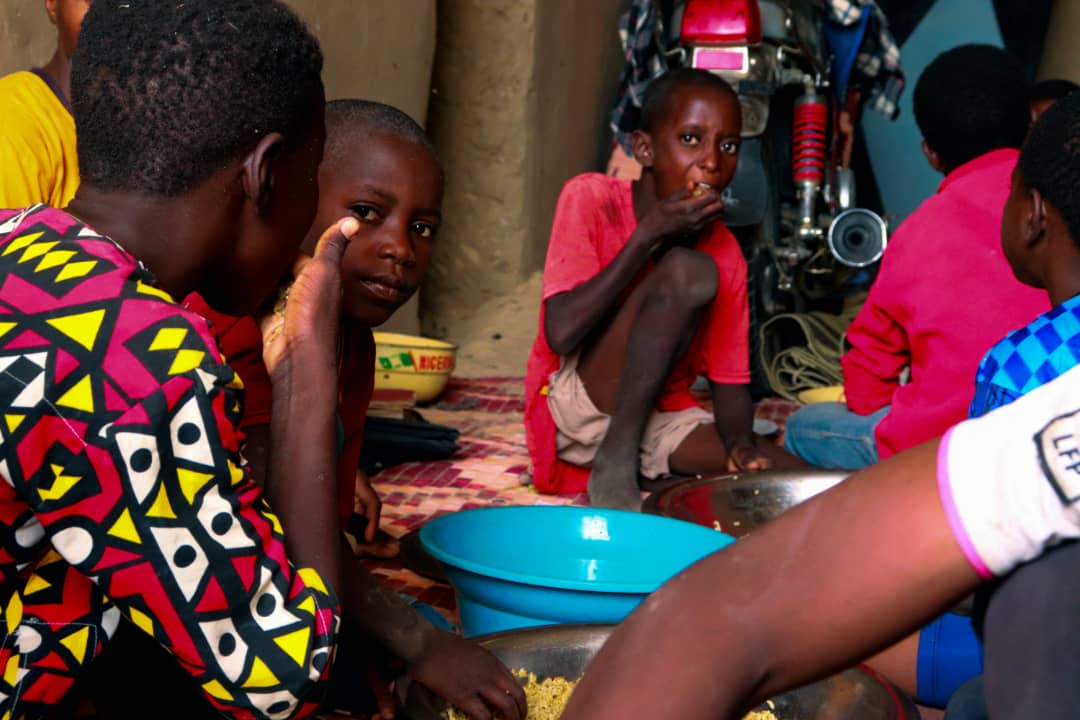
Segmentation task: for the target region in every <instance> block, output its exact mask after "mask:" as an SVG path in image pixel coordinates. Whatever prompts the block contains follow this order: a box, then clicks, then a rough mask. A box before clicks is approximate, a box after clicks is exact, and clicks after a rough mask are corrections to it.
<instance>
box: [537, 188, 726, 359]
mask: <svg viewBox="0 0 1080 720" xmlns="http://www.w3.org/2000/svg"><path fill="white" fill-rule="evenodd" d="M691 190H693V188H685V189H682V190H680V191H679V192H677V193H675V194H674V195H672V196H671V197H669V198H667V199H665V200H662V201H660V202H658V203H656V205H655V206H654V207H653V209H652V210H651V211H650V212H649V213H648V214H647V215H646V216H645V217H644V218H642V219H641V220H640V221H639V222H638V226H637V228H636V229H635V230H634V232H633V234H632V235H631V236H630V239H629V240H627V242H626V245H625V246H624V247H623V249H622V250H621V251H620V252H619V254H618V255H616V256H615V259H614V260H612V261H611V262H610V263H609V264H608V265H606V266H605V267H603V268H602V269H601V270H600V272H598V273H597V274H596V275H594V276H593V277H592V278H591V279H589V280H587V281H585V282H583V283H581V284H580V285H577V286H576V287H574V288H573V289H572V290H569V291H567V292H563V293H559V294H557V295H553V296H551V297H549V298H548V299H547V300H546V301H545V303H544V310H545V321H544V335H545V337H546V339H547V343H548V346H549V347H550V348H551V350H552V351H553V352H555V353H556V354H558V355H564V356H565V355H570V354H572V353H573V352H575V351H576V350H577V349H578V348H579V347H580V345H581V343H582V342H583V341H584V340H585V338H586V337H587V336H588V335H589V333H591V332H592V331H593V330H594V329H595V328H596V326H597V325H598V324H599V323H600V322H601V321H602V320H603V319H604V318H605V317H607V316H608V315H609V314H610V313H611V311H612V309H613V308H614V306H615V303H616V302H617V301H618V299H619V296H620V295H621V294H622V292H623V291H624V290H625V289H626V288H627V286H629V284H630V283H631V281H633V280H634V278H636V277H637V276H638V273H640V272H641V270H642V269H643V268H644V267H645V266H646V265H647V264H648V262H649V260H650V258H651V257H652V254H653V253H654V252H656V250H657V249H659V248H660V246H661V245H662V244H663V242H664V241H665V240H667V239H668V238H671V237H676V236H681V235H692V234H694V233H697V232H700V231H701V230H702V229H703V228H705V227H706V226H708V225H710V224H712V223H713V222H715V221H716V220H718V219H719V217H720V214H721V212H722V211H723V209H724V204H723V201H722V200H721V199H720V194H719V193H717V192H716V191H715V190H712V189H709V190H707V191H706V192H704V193H703V194H702V195H700V196H697V197H695V196H693V195H692V194H691ZM559 220H560V218H559V217H558V215H557V217H556V226H555V227H554V228H553V230H552V245H554V244H555V243H556V242H557V240H556V239H555V236H556V234H558V233H559V232H560V231H561V230H560V224H559ZM568 231H570V230H568ZM564 242H565V241H564Z"/></svg>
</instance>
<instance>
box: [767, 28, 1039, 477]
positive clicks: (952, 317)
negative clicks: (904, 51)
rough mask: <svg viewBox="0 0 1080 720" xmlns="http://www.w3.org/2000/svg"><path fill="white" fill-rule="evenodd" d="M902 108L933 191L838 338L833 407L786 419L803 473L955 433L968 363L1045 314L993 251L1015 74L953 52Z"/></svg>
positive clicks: (1019, 86) (1006, 61)
mask: <svg viewBox="0 0 1080 720" xmlns="http://www.w3.org/2000/svg"><path fill="white" fill-rule="evenodd" d="M914 105H915V119H916V122H918V124H919V129H920V130H921V131H922V134H923V138H924V141H923V152H924V153H925V154H926V158H927V161H928V162H929V163H930V164H931V166H933V167H934V169H936V170H938V171H939V172H941V173H943V174H944V175H945V180H944V181H943V182H942V183H941V187H940V188H939V189H938V193H937V195H935V196H934V197H932V198H930V199H928V200H927V201H926V202H924V203H923V204H922V205H921V206H920V207H919V208H918V209H917V210H916V211H915V212H914V213H912V215H911V216H910V217H909V218H908V219H907V220H906V221H905V222H904V223H903V224H902V225H901V226H900V227H899V228H898V229H897V231H896V233H895V234H894V235H893V238H892V240H890V242H889V249H888V250H887V251H886V253H885V257H884V259H883V261H882V264H881V270H880V272H879V274H878V277H877V279H876V280H875V281H874V284H873V286H872V287H871V288H870V294H869V296H868V297H867V300H866V304H865V306H864V307H863V308H862V310H861V311H860V312H859V314H858V316H857V317H856V318H855V320H854V321H853V322H852V324H851V326H850V327H849V328H848V332H847V341H848V343H849V345H850V350H849V351H848V352H847V354H845V355H844V357H843V359H842V364H843V367H844V394H845V397H846V406H845V405H844V404H842V403H820V404H818V405H811V406H807V407H805V408H802V409H801V410H799V411H798V412H796V413H795V414H794V415H792V416H791V418H789V419H788V424H787V428H786V434H785V443H786V447H787V449H788V450H790V451H791V452H793V453H795V454H796V455H799V456H800V457H802V458H803V459H804V460H807V461H808V462H810V463H812V464H814V465H820V466H825V467H839V468H845V469H856V468H860V467H865V466H867V465H870V464H872V463H874V462H876V461H877V460H878V459H881V458H886V457H889V456H890V455H892V454H894V453H896V452H899V451H901V450H904V449H906V448H909V447H912V446H914V445H917V444H918V443H920V442H923V441H925V440H928V439H930V438H933V437H937V436H939V435H940V434H941V433H942V432H944V431H945V429H946V428H948V427H949V426H950V425H952V424H954V423H957V422H959V421H960V420H963V419H964V417H965V414H966V410H967V407H968V404H969V403H970V402H971V391H970V388H971V384H970V383H971V378H972V376H973V375H974V373H975V369H976V367H977V366H978V362H979V359H980V358H981V357H982V356H983V355H984V354H985V353H986V351H987V349H989V347H990V346H991V345H992V344H993V343H994V342H995V341H996V340H997V339H999V338H1001V337H1002V336H1003V335H1005V333H1007V332H1009V331H1010V330H1013V329H1015V328H1017V327H1019V326H1021V325H1023V324H1025V323H1027V322H1029V321H1030V320H1031V319H1032V318H1033V317H1035V316H1036V315H1037V314H1039V313H1040V312H1043V311H1045V310H1046V309H1047V307H1048V306H1047V302H1046V297H1045V295H1043V294H1041V293H1038V292H1037V291H1035V290H1033V289H1031V288H1028V287H1025V286H1023V285H1021V284H1020V283H1018V282H1016V280H1015V279H1014V278H1013V277H1012V273H1011V272H1010V271H1009V267H1008V264H1007V262H1006V261H1005V258H1004V257H1003V255H1002V253H1001V247H1000V243H999V241H998V236H999V228H1000V226H1001V209H1002V207H1003V205H1004V204H1005V196H1006V194H1007V192H1008V181H1009V174H1010V173H1011V172H1012V169H1013V166H1014V165H1015V164H1016V157H1017V152H1016V148H1019V147H1020V145H1021V144H1022V143H1023V142H1024V137H1025V136H1026V135H1027V130H1028V123H1029V117H1030V114H1029V109H1028V98H1027V86H1026V84H1025V82H1024V75H1023V71H1022V69H1021V68H1020V67H1019V65H1018V64H1017V63H1016V61H1015V60H1013V59H1012V58H1011V57H1010V56H1009V55H1008V54H1006V53H1005V51H1003V50H1001V49H999V48H995V47H991V46H988V45H965V46H961V47H958V48H954V49H952V50H949V51H948V52H945V53H943V54H942V55H940V56H939V57H938V58H937V59H935V60H934V61H933V62H932V63H931V64H930V65H929V66H928V67H927V68H926V70H925V71H924V72H923V74H922V76H921V77H920V78H919V81H918V84H917V85H916V87H915V98H914ZM905 366H910V368H911V379H910V382H908V383H907V384H906V385H901V384H900V376H901V372H902V370H903V368H904V367H905Z"/></svg>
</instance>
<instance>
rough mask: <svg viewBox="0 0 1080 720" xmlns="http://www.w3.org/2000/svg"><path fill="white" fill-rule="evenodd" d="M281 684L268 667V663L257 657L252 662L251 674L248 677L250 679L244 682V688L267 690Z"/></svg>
mask: <svg viewBox="0 0 1080 720" xmlns="http://www.w3.org/2000/svg"><path fill="white" fill-rule="evenodd" d="M279 684H281V681H280V680H278V678H277V675H275V674H274V673H273V671H272V670H271V669H270V668H268V667H266V663H264V662H263V661H262V660H260V659H259V658H258V657H255V658H254V659H253V660H252V662H251V673H250V674H249V675H248V679H247V680H245V681H244V687H246V688H267V687H275V686H276V685H279Z"/></svg>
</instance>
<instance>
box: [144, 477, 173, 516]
mask: <svg viewBox="0 0 1080 720" xmlns="http://www.w3.org/2000/svg"><path fill="white" fill-rule="evenodd" d="M146 517H152V518H165V519H168V520H175V519H176V513H175V512H173V509H172V503H170V502H169V495H168V494H167V493H166V492H165V486H164V485H162V486H161V489H160V490H158V494H157V497H156V498H154V504H153V505H151V506H150V509H148V510H147V511H146Z"/></svg>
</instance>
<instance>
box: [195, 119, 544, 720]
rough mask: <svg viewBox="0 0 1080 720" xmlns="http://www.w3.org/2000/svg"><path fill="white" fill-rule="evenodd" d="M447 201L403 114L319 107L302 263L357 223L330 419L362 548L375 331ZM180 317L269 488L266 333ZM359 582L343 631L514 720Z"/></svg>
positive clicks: (345, 499) (233, 320) (483, 660)
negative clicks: (340, 228) (206, 329)
mask: <svg viewBox="0 0 1080 720" xmlns="http://www.w3.org/2000/svg"><path fill="white" fill-rule="evenodd" d="M442 195H443V171H442V166H441V164H440V163H439V160H438V158H437V157H436V156H435V152H434V148H433V147H432V145H431V142H430V140H429V139H428V138H427V136H426V135H425V134H424V131H423V130H422V129H421V128H420V127H419V126H418V125H417V124H416V123H415V122H414V121H413V120H412V119H411V118H409V117H408V116H407V115H406V114H405V113H403V112H401V111H400V110H398V109H397V108H393V107H391V106H389V105H384V104H382V103H377V102H369V101H364V100H334V101H331V102H329V103H327V104H326V148H325V150H324V152H323V160H322V163H321V164H320V166H319V204H318V209H317V211H316V215H315V220H314V222H313V223H312V230H311V231H310V232H309V233H308V237H307V238H306V239H305V240H304V243H303V244H302V246H301V247H302V249H304V250H305V251H308V252H310V251H311V250H313V249H314V247H315V243H316V241H317V240H318V234H317V232H316V231H315V229H314V228H316V227H317V225H318V223H321V222H324V219H325V218H328V217H342V216H349V217H353V218H355V219H356V220H358V221H359V223H360V229H359V231H358V232H357V234H356V236H355V237H354V238H353V241H352V242H350V243H349V246H348V247H347V248H346V249H345V254H344V257H343V259H342V270H341V280H342V299H341V307H342V318H341V335H340V342H339V348H340V349H339V353H338V393H337V394H338V406H337V409H338V419H339V422H340V425H339V429H341V428H343V429H344V443H343V444H341V443H339V449H340V452H339V455H338V465H337V487H338V520H339V522H340V524H341V526H342V527H344V526H345V523H346V522H347V521H348V519H349V518H350V516H351V515H352V512H353V508H354V502H355V497H354V493H357V492H362V491H363V489H364V488H366V490H367V491H368V492H369V493H370V498H371V502H364V503H363V504H364V506H365V511H366V512H367V515H368V519H369V522H368V533H369V534H368V537H367V539H368V541H369V542H370V541H371V540H372V539H373V538H374V532H375V529H376V528H377V527H378V514H379V501H378V497H377V496H376V495H375V493H374V490H373V489H371V486H370V483H368V481H367V478H366V477H364V476H363V474H362V473H360V472H359V470H358V467H359V463H360V451H361V445H362V441H363V433H364V420H365V416H366V413H367V408H368V405H369V403H370V402H371V395H372V390H373V386H374V379H375V340H374V337H373V336H372V331H371V328H373V327H375V326H378V325H381V324H382V323H384V322H386V320H388V319H389V318H390V316H391V315H392V314H393V313H394V312H395V311H396V310H397V309H398V308H399V307H401V305H403V304H404V303H405V302H406V301H407V300H408V299H409V298H410V297H412V295H413V293H415V292H416V290H417V288H418V287H419V285H420V281H421V280H422V279H423V276H424V273H425V272H426V271H427V265H428V261H429V260H430V258H431V251H432V247H433V244H434V239H435V235H436V234H437V233H438V230H439V226H440V225H441V224H442ZM185 306H187V307H188V308H190V309H193V310H195V312H197V313H199V314H200V315H203V316H204V317H206V318H207V319H209V320H210V321H211V322H212V324H213V331H214V333H215V336H216V338H217V340H218V344H219V345H220V347H221V349H222V352H223V353H224V354H225V356H226V357H227V358H229V359H230V362H231V365H232V366H233V367H234V368H235V369H236V371H237V373H238V374H239V375H240V377H241V379H242V380H243V382H244V388H245V394H246V399H247V401H248V402H247V406H246V407H245V409H244V418H243V419H242V420H241V427H242V428H243V429H244V432H245V434H246V435H247V443H246V448H245V455H246V456H247V458H248V460H249V462H250V464H251V466H252V473H253V474H254V476H255V477H256V479H259V480H260V481H261V480H263V479H265V478H267V477H268V470H269V468H268V467H267V463H266V461H267V460H268V459H269V456H270V449H269V432H268V430H269V426H270V420H271V415H272V412H271V411H272V409H274V408H273V407H272V406H275V405H276V402H275V401H276V399H277V398H276V396H275V394H274V393H272V392H271V390H272V388H271V387H270V385H269V383H268V380H269V378H268V376H267V374H266V370H265V368H264V366H263V363H262V355H263V352H262V351H263V343H264V340H263V333H261V332H260V330H259V328H258V327H257V326H256V325H255V323H254V321H253V320H252V319H251V318H249V317H243V318H237V317H230V316H227V315H221V314H219V313H215V312H214V311H213V310H211V309H210V308H209V307H207V306H206V305H205V303H204V302H202V300H201V299H200V298H199V297H198V296H191V297H189V298H188V299H187V301H186V302H185ZM266 337H267V339H266V341H265V342H267V343H269V342H271V340H272V335H271V334H269V333H268V334H267V335H266ZM236 359H240V362H237V360H236ZM339 440H340V437H339ZM361 485H362V488H361V489H360V490H358V488H360V486H361ZM372 503H373V504H372ZM357 565H358V563H357ZM362 576H363V579H364V581H365V583H366V587H365V588H364V590H365V591H366V592H367V593H368V594H369V597H370V598H371V602H369V604H368V606H367V608H366V610H367V613H368V616H367V617H366V618H365V619H364V621H363V622H362V623H357V622H355V621H354V623H353V624H352V625H350V624H348V622H347V623H346V624H345V626H344V628H345V631H346V634H349V632H350V631H356V630H358V629H362V630H363V631H364V632H365V633H367V634H369V635H372V636H374V637H375V638H376V639H377V640H378V641H379V642H380V644H381V645H382V646H384V647H386V648H388V649H390V650H391V651H393V652H395V653H396V654H397V655H399V656H400V657H402V658H403V659H405V660H406V661H408V663H409V673H410V675H411V676H412V677H413V678H414V679H416V680H419V681H421V682H422V683H424V684H425V685H427V686H429V687H430V688H431V689H432V690H434V691H435V692H437V693H438V694H440V695H442V696H443V697H445V698H446V699H447V700H449V701H451V702H452V703H453V704H455V705H456V706H458V707H459V708H461V709H462V710H465V711H467V712H468V713H469V714H470V716H473V717H486V716H488V714H489V711H488V710H486V708H487V707H490V708H491V709H492V710H494V711H495V712H497V713H498V714H499V715H500V716H503V717H518V713H519V712H520V708H521V706H522V704H523V703H524V699H523V696H522V695H521V693H519V692H518V691H517V688H516V686H514V687H513V688H509V687H503V686H502V685H501V684H502V683H504V681H505V679H506V678H507V677H509V675H508V671H507V670H506V669H505V668H503V667H502V665H501V664H500V663H499V662H498V661H497V660H496V659H495V658H494V656H492V655H490V654H488V653H487V652H486V651H484V650H482V649H481V648H479V646H477V645H475V644H473V643H471V642H469V641H466V640H463V639H461V638H460V637H458V636H456V635H453V634H451V633H449V632H445V631H443V630H441V629H439V628H436V627H435V626H434V625H433V624H432V623H431V622H429V621H428V620H427V619H426V618H425V617H423V616H422V615H421V614H420V613H419V612H417V611H416V610H415V609H413V608H412V607H410V606H409V605H408V604H407V603H406V602H405V601H404V600H401V599H400V598H399V597H398V596H397V595H396V594H395V593H393V592H391V591H389V590H388V589H386V588H385V587H384V586H382V585H381V584H380V583H379V582H378V581H377V580H375V579H374V578H373V576H371V575H370V574H368V573H362ZM361 626H362V627H361ZM361 646H362V644H361V643H347V644H345V645H343V648H342V650H341V652H340V653H339V657H338V660H337V667H338V668H339V676H344V675H345V672H342V671H341V668H349V669H350V670H352V669H359V668H357V660H358V659H359V658H356V657H354V655H355V652H354V651H355V649H356V648H358V647H361ZM372 690H373V691H374V693H375V698H374V699H375V700H376V701H377V703H378V706H379V713H380V716H382V717H393V715H394V712H395V700H394V698H393V696H392V695H390V694H388V693H384V692H383V690H385V686H384V685H380V684H379V683H378V682H375V681H373V683H372ZM511 691H512V692H513V693H514V694H513V695H511V694H510V693H511ZM360 698H361V691H360V688H359V687H351V686H346V685H341V686H339V685H338V684H337V683H335V684H334V685H332V687H331V693H330V702H331V703H335V702H336V703H337V704H338V707H342V706H345V707H348V708H350V709H354V710H355V709H357V706H358V705H363V701H361V699H360ZM363 709H364V710H367V709H368V708H363ZM486 713H488V714H486Z"/></svg>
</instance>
